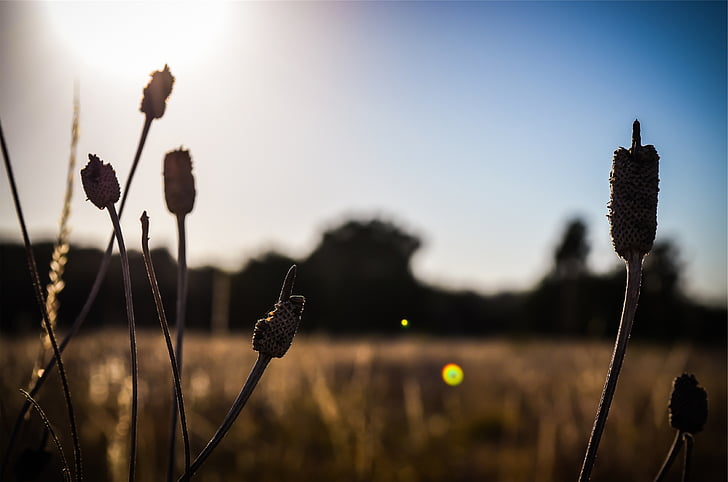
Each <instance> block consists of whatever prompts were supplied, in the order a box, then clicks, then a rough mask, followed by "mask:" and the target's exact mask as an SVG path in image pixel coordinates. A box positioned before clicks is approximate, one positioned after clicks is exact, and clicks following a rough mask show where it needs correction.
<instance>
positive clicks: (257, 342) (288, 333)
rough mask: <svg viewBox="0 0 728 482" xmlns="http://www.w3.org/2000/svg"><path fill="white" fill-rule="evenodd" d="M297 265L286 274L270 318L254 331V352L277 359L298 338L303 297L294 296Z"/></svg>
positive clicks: (264, 320)
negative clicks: (295, 337) (294, 338)
mask: <svg viewBox="0 0 728 482" xmlns="http://www.w3.org/2000/svg"><path fill="white" fill-rule="evenodd" d="M295 279H296V265H295V264H294V265H293V266H291V268H290V269H289V270H288V273H286V279H285V280H283V287H282V288H281V294H280V296H279V297H278V302H277V303H276V304H275V306H274V307H273V311H271V312H270V313H268V317H267V318H265V319H262V320H258V322H257V323H256V324H255V330H254V331H253V350H255V351H257V352H259V353H263V354H266V355H269V356H272V357H275V358H280V357H282V356H283V355H285V354H286V352H287V351H288V349H289V348H290V347H291V343H293V337H294V336H296V331H297V330H298V325H299V324H300V323H301V313H303V304H304V302H305V300H306V299H305V298H304V297H303V296H298V295H292V294H291V292H292V291H293V282H294V281H295Z"/></svg>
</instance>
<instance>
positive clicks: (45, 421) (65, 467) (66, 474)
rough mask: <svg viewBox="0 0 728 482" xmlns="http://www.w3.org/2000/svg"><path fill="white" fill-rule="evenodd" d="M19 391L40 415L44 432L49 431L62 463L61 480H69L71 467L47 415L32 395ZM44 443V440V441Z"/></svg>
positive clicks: (68, 481)
mask: <svg viewBox="0 0 728 482" xmlns="http://www.w3.org/2000/svg"><path fill="white" fill-rule="evenodd" d="M20 393H22V394H23V396H24V397H25V399H26V400H27V401H28V402H30V403H31V404H33V407H34V408H35V410H36V411H37V412H38V416H40V419H41V420H42V421H43V425H45V428H46V430H47V432H46V434H48V433H50V434H51V438H52V439H53V443H54V444H55V446H56V450H58V453H59V454H60V456H61V465H63V471H62V473H63V480H64V481H66V482H70V481H71V469H70V468H69V467H68V460H66V454H65V453H64V452H63V446H62V445H61V441H60V440H58V435H56V432H55V430H53V426H52V425H51V422H50V420H48V416H46V414H45V412H44V411H43V409H42V408H40V405H38V402H36V401H35V400H34V399H33V397H31V396H30V394H29V393H28V392H26V391H25V390H23V389H22V388H21V389H20ZM44 445H45V442H44Z"/></svg>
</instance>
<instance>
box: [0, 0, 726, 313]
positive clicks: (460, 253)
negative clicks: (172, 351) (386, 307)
mask: <svg viewBox="0 0 728 482" xmlns="http://www.w3.org/2000/svg"><path fill="white" fill-rule="evenodd" d="M726 56H727V52H726V3H725V2H709V3H699V2H689V3H682V2H673V1H670V2H656V1H655V2H644V3H642V2H616V1H614V2H613V1H610V2H564V3H560V2H558V3H552V2H507V3H501V2H466V3H457V2H447V3H439V2H431V3H417V2H403V3H390V2H371V3H369V2H357V3H352V2H346V3H333V2H330V3H313V2H303V3H278V2H276V3H271V2H266V3H253V2H245V3H212V2H210V3H205V4H199V3H195V4H183V3H176V2H175V3H159V2H157V3H147V4H139V3H107V2H97V3H80V4H75V3H65V2H60V3H55V2H54V3H32V2H23V3H20V2H19V3H13V2H2V3H0V68H1V70H0V72H1V73H0V119H2V125H3V129H4V131H5V136H6V140H7V143H8V146H9V149H10V153H11V159H12V162H13V166H14V171H15V175H16V178H17V182H18V187H19V191H20V196H21V201H22V203H23V208H24V213H25V216H26V218H27V220H28V224H29V229H30V232H31V236H32V239H33V240H34V241H40V240H42V239H50V238H52V237H53V236H54V235H55V233H56V231H57V223H58V218H59V215H60V209H61V201H62V199H63V192H64V182H65V178H66V170H67V159H68V153H69V142H70V126H71V117H72V99H73V91H74V83H75V82H78V85H79V90H80V101H81V138H80V141H79V150H78V153H79V155H78V165H77V166H76V168H75V170H76V177H75V182H76V190H75V193H74V196H73V203H72V213H71V226H72V234H71V241H72V243H77V244H81V245H87V246H88V245H91V246H96V247H99V248H102V247H104V246H105V244H106V241H107V240H108V236H109V234H110V232H111V231H110V230H111V224H110V221H109V219H108V215H107V214H106V213H105V212H102V211H99V210H98V209H97V208H95V207H94V206H93V205H92V204H91V203H88V202H86V201H85V196H84V194H83V193H82V190H81V188H80V176H78V171H79V170H80V169H81V168H82V167H83V165H85V163H86V160H87V154H88V153H95V154H98V155H99V156H100V157H101V158H102V159H104V160H106V161H108V162H110V163H111V164H112V165H113V166H114V168H115V169H116V171H117V174H118V175H119V178H120V179H121V180H122V181H123V180H124V179H126V176H127V173H128V170H129V166H130V163H131V160H132V158H133V155H134V151H135V149H136V145H137V141H138V137H139V133H140V130H141V127H142V124H143V121H144V117H143V114H141V113H140V112H139V103H140V100H141V93H142V89H143V87H144V85H146V83H147V82H148V79H149V73H150V72H151V71H153V70H156V69H161V68H162V67H163V66H164V64H165V63H168V64H169V66H170V69H171V71H172V73H173V74H174V75H175V77H176V83H175V85H174V90H173V92H172V95H171V97H170V100H169V103H168V107H167V112H166V114H165V115H164V117H163V118H162V119H160V120H158V121H155V122H154V124H153V126H152V129H151V132H150V135H149V139H148V141H147V146H146V148H145V151H144V154H143V156H142V160H141V163H140V166H139V169H138V172H137V174H136V178H135V181H134V185H133V186H132V192H131V193H130V200H129V203H128V205H127V207H126V210H125V215H124V219H123V229H124V233H125V237H126V239H127V245H128V247H130V248H132V249H138V248H139V244H140V241H139V237H140V225H139V221H138V219H139V216H140V215H141V212H142V211H143V210H147V212H148V213H149V216H150V218H151V244H152V247H154V246H165V247H169V248H171V249H172V252H174V246H175V243H176V228H175V223H174V219H173V218H172V216H171V215H170V214H169V213H168V212H167V210H166V207H165V204H164V194H163V190H162V176H161V173H162V159H163V157H164V154H165V153H166V152H167V151H169V150H172V149H175V148H177V147H179V146H180V145H182V146H185V147H186V148H188V149H190V152H191V155H192V158H193V162H194V173H195V177H196V183H197V191H198V194H197V199H196V204H195V209H194V211H193V213H192V214H191V215H190V216H189V217H188V221H187V226H188V233H189V234H188V256H189V260H190V262H191V264H192V265H201V264H207V263H210V264H215V265H218V266H223V267H227V268H229V269H238V268H239V267H240V266H241V263H243V262H244V261H245V260H246V259H247V258H248V257H249V256H253V255H256V254H259V253H261V252H262V251H263V250H265V249H267V248H269V247H271V246H273V247H275V248H277V249H279V250H281V251H282V252H284V253H286V254H289V255H292V256H294V257H303V256H306V255H307V254H308V253H309V252H310V250H311V249H313V247H314V246H315V245H316V243H317V242H318V241H319V236H320V234H321V232H322V230H323V229H324V228H326V227H332V226H334V225H335V224H336V223H338V222H340V221H341V220H343V219H345V218H346V217H347V216H350V215H352V214H354V215H359V216H369V215H375V214H381V215H383V216H386V217H388V218H389V219H392V220H394V221H395V222H397V223H399V224H401V225H402V226H403V227H405V228H406V229H408V230H410V231H412V232H413V233H415V234H418V235H420V236H422V238H423V239H424V243H425V244H424V247H423V248H422V249H421V251H420V252H418V254H417V255H416V256H415V260H414V269H415V273H416V274H417V275H418V276H419V277H420V278H422V279H424V280H426V281H429V282H434V283H440V284H443V285H448V286H453V287H470V288H473V289H476V290H479V291H483V292H493V291H498V290H502V289H514V288H515V289H520V288H527V287H530V286H532V284H533V283H535V282H536V281H537V279H538V277H539V276H541V275H542V274H543V273H544V272H545V271H546V270H547V269H548V268H549V267H550V263H551V256H552V252H553V249H554V247H555V245H556V244H557V243H558V241H559V238H560V236H561V234H562V232H563V229H564V226H565V223H566V222H567V220H568V219H570V218H571V217H574V216H581V217H582V218H583V219H584V220H585V221H586V222H587V224H588V228H589V240H590V242H591V246H592V250H591V254H590V264H591V266H592V267H593V268H594V269H597V270H605V269H608V268H611V267H612V266H614V265H615V264H616V263H618V259H617V257H616V255H615V254H614V252H613V250H612V247H611V244H610V240H609V226H608V221H607V218H606V213H607V202H608V200H609V182H608V177H609V171H610V167H611V158H612V153H613V151H614V150H615V149H616V148H617V147H619V146H627V147H628V146H629V144H630V136H631V126H632V121H633V120H634V119H635V118H638V119H639V120H640V122H641V123H642V139H643V143H644V144H655V146H656V147H657V150H658V152H659V153H660V156H661V165H660V179H661V181H660V195H659V207H658V223H659V226H658V239H671V240H674V241H675V242H676V243H677V245H678V247H679V248H680V254H681V258H682V260H683V261H684V263H685V283H686V288H687V289H688V290H689V291H690V292H691V293H698V294H700V295H701V296H703V297H706V298H710V299H713V300H718V301H721V300H722V302H723V303H725V298H726V290H727V289H728V288H727V283H726V269H727V268H726V265H727V260H726V249H727V248H726V246H727V245H728V241H727V238H726V231H727V226H726V219H727V213H726V206H727V198H726V183H727V179H728V177H727V172H726V164H727V162H726V152H727V146H726V133H727V132H728V125H727V122H726V105H727V99H726V87H727V85H726ZM3 172H4V170H3ZM3 177H5V174H3ZM6 181H7V180H6V179H5V180H3V182H0V235H2V236H3V237H4V238H13V239H19V228H18V223H17V220H16V217H15V214H14V210H13V206H12V201H11V197H10V193H9V188H8V183H7V182H6Z"/></svg>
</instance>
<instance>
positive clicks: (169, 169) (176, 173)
mask: <svg viewBox="0 0 728 482" xmlns="http://www.w3.org/2000/svg"><path fill="white" fill-rule="evenodd" d="M164 199H165V200H166V201H167V209H169V211H170V212H171V213H172V214H176V215H178V216H184V215H185V214H189V213H190V211H192V207H193V206H194V205H195V178H194V176H193V175H192V159H191V158H190V151H185V150H182V149H181V148H180V149H178V150H176V151H171V152H168V153H167V155H166V156H165V157H164Z"/></svg>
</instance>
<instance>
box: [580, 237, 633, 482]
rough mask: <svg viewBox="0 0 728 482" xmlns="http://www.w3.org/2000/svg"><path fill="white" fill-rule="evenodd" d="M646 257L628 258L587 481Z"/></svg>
mask: <svg viewBox="0 0 728 482" xmlns="http://www.w3.org/2000/svg"><path fill="white" fill-rule="evenodd" d="M643 258H644V255H643V254H640V253H636V252H632V253H630V256H629V258H628V259H627V260H626V265H627V286H626V288H625V292H624V305H623V306H622V318H621V320H620V322H619V331H618V332H617V339H616V341H615V344H614V353H613V354H612V361H611V363H610V365H609V371H608V372H607V379H606V381H605V383H604V390H603V391H602V398H601V400H600V401H599V408H598V409H597V415H596V418H595V419H594V427H593V428H592V432H591V436H590V437H589V445H588V446H587V449H586V455H585V457H584V463H583V465H582V467H581V474H579V480H580V481H581V482H586V481H587V480H589V478H590V477H591V471H592V469H593V468H594V462H595V461H596V458H597V451H598V449H599V442H600V441H601V438H602V434H603V433H604V426H605V424H606V423H607V417H608V416H609V407H611V405H612V399H613V398H614V392H615V391H616V389H617V380H618V379H619V372H620V370H621V369H622V363H623V362H624V355H625V354H626V352H627V344H628V342H629V336H630V333H631V332H632V324H633V322H634V315H635V312H636V311H637V301H638V300H639V296H640V281H641V279H642V259H643Z"/></svg>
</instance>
